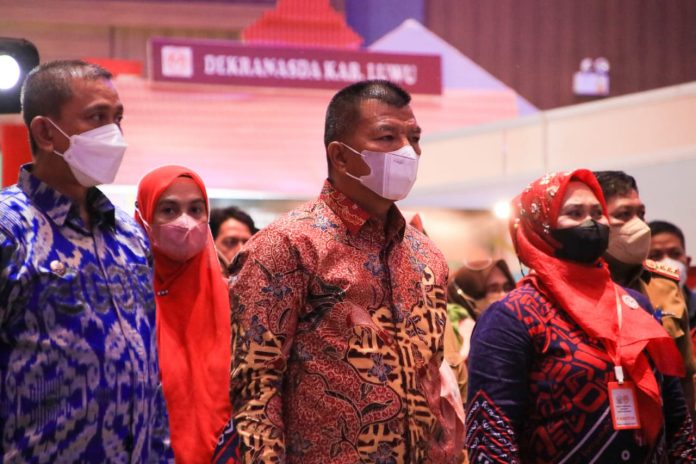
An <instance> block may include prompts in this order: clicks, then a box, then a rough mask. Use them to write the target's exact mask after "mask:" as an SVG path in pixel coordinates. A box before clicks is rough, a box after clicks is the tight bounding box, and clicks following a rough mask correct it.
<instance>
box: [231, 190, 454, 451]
mask: <svg viewBox="0 0 696 464" xmlns="http://www.w3.org/2000/svg"><path fill="white" fill-rule="evenodd" d="M231 271H232V277H231V280H230V282H231V284H230V295H231V303H232V333H233V337H234V341H233V362H232V364H233V365H232V374H231V399H232V402H233V407H234V417H235V421H236V425H237V428H238V432H239V435H240V436H241V438H242V442H243V451H244V454H245V459H246V462H254V463H258V462H264V463H266V462H288V463H303V464H311V463H322V464H323V463H327V462H331V463H339V464H340V463H346V464H348V463H350V464H353V463H355V462H359V461H363V462H374V463H384V464H388V463H389V464H391V463H393V464H396V463H409V462H411V463H416V462H418V463H420V462H444V460H443V459H444V458H443V457H442V456H441V455H439V454H438V452H439V446H440V445H441V444H440V443H439V442H438V440H439V439H441V437H442V435H443V433H442V429H441V425H440V421H439V420H438V419H437V417H441V416H438V414H437V412H434V411H436V410H437V407H435V406H432V404H433V403H432V401H429V399H431V398H432V392H433V391H437V392H438V393H439V383H437V381H436V380H433V379H434V376H433V375H432V373H433V366H435V371H436V370H437V366H439V365H440V363H441V362H442V356H443V337H442V334H443V331H444V327H445V318H446V317H447V311H446V301H445V285H446V276H447V265H446V263H445V260H444V258H443V256H442V254H441V253H440V251H439V250H438V249H437V248H436V247H435V246H434V245H433V244H432V242H431V241H430V240H429V239H428V238H427V237H426V236H424V235H423V234H421V233H420V232H418V231H416V230H415V229H413V228H412V227H410V226H407V225H406V224H405V222H404V219H403V217H402V216H401V214H400V213H399V211H398V209H397V208H396V207H393V208H392V209H391V210H390V212H389V214H388V219H387V223H386V224H384V223H381V222H379V221H376V220H375V219H371V218H370V217H369V215H368V214H367V213H366V212H365V211H363V210H362V209H361V208H360V207H359V206H358V205H357V204H355V203H354V202H353V201H351V200H350V199H349V198H347V197H346V196H345V195H343V194H342V193H341V192H339V191H337V190H336V189H335V188H334V187H333V186H332V185H331V183H330V182H329V181H327V182H326V183H325V184H324V188H323V190H322V192H321V195H320V197H319V198H318V199H317V200H316V201H314V202H310V203H308V204H306V205H304V206H303V207H301V208H299V209H297V210H294V211H292V212H290V213H289V214H287V215H286V216H284V217H282V218H281V219H279V220H278V221H276V222H274V223H273V224H271V225H270V226H268V227H267V228H266V229H264V230H262V231H261V232H260V233H258V234H257V235H256V236H254V238H253V239H252V240H251V241H250V242H249V243H248V244H247V246H246V248H245V249H244V251H243V252H241V253H240V255H239V256H238V257H237V259H236V260H235V262H234V263H233V265H232V267H231ZM428 392H429V393H428Z"/></svg>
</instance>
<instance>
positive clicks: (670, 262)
mask: <svg viewBox="0 0 696 464" xmlns="http://www.w3.org/2000/svg"><path fill="white" fill-rule="evenodd" d="M658 263H660V264H664V265H666V266H669V267H673V268H675V269H677V270H679V285H681V286H682V287H683V286H684V285H686V277H687V275H686V273H687V269H686V264H684V263H682V262H681V261H677V260H676V259H672V258H670V257H668V256H665V257H664V258H662V259H661V260H659V261H658Z"/></svg>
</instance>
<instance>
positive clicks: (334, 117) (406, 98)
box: [324, 80, 411, 147]
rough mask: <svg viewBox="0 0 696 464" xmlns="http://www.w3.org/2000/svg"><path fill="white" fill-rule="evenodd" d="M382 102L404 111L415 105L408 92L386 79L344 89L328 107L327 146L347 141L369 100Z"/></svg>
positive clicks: (325, 124) (360, 83)
mask: <svg viewBox="0 0 696 464" xmlns="http://www.w3.org/2000/svg"><path fill="white" fill-rule="evenodd" d="M370 99H374V100H379V101H381V102H382V103H386V104H387V105H389V106H394V107H396V108H403V107H404V106H406V105H408V104H409V103H410V102H411V95H410V94H409V93H408V92H406V91H405V90H404V89H402V88H401V87H399V86H398V85H396V84H394V83H393V82H389V81H385V80H371V81H360V82H356V83H355V84H351V85H349V86H348V87H344V88H343V89H341V90H339V91H338V93H337V94H336V95H334V96H333V98H332V99H331V102H330V103H329V106H328V107H327V108H326V120H325V123H324V146H325V147H327V146H328V145H329V143H331V142H333V141H335V140H337V141H341V140H343V139H344V137H345V135H346V132H347V131H348V130H350V129H351V128H352V127H354V126H355V123H356V122H357V121H358V118H359V117H360V104H361V103H362V102H363V101H365V100H370Z"/></svg>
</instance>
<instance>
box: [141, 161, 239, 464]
mask: <svg viewBox="0 0 696 464" xmlns="http://www.w3.org/2000/svg"><path fill="white" fill-rule="evenodd" d="M209 213H210V208H209V205H208V196H207V193H206V189H205V185H204V184H203V181H202V180H201V178H200V177H199V176H198V175H197V174H196V173H194V172H193V171H191V170H190V169H186V168H184V167H180V166H165V167H161V168H158V169H155V170H154V171H152V172H150V173H149V174H147V175H146V176H145V177H143V179H142V180H141V181H140V185H139V186H138V202H137V211H136V215H135V217H136V220H137V221H138V222H140V224H141V225H142V226H143V227H144V228H145V230H146V232H147V234H148V236H149V238H150V241H151V245H152V252H153V255H154V261H155V282H154V287H155V294H156V299H157V348H158V350H159V361H160V370H161V373H162V386H163V389H164V397H165V399H166V402H167V410H168V412H169V424H170V429H171V440H172V448H173V449H174V456H175V459H176V462H177V463H186V464H188V463H209V462H210V461H211V458H212V456H213V451H214V450H215V446H216V444H217V440H218V438H219V437H220V436H221V435H222V433H223V429H224V428H225V425H226V424H227V422H228V420H229V419H230V417H231V406H230V400H229V393H228V392H229V369H230V363H231V355H230V330H231V329H230V306H229V298H228V294H227V286H226V284H225V281H224V280H223V277H222V274H221V272H220V266H219V264H218V261H217V254H216V252H215V248H214V245H213V239H212V235H211V233H210V229H209V227H208V216H209Z"/></svg>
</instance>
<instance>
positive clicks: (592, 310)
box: [510, 169, 684, 443]
mask: <svg viewBox="0 0 696 464" xmlns="http://www.w3.org/2000/svg"><path fill="white" fill-rule="evenodd" d="M571 181H578V182H582V183H584V184H585V185H587V186H588V187H589V188H590V190H592V192H593V193H594V195H595V197H597V199H598V200H599V202H600V204H601V206H602V210H603V211H604V212H605V214H606V211H607V208H606V204H605V201H604V196H603V195H602V190H601V188H600V186H599V184H598V183H597V180H596V179H595V177H594V175H593V174H592V172H590V171H588V170H586V169H579V170H576V171H572V172H564V173H554V174H546V175H545V176H543V177H542V178H540V179H538V180H536V181H534V182H532V183H531V184H530V185H529V186H528V187H527V188H526V189H524V191H523V192H522V193H521V194H520V195H519V196H518V197H517V198H516V199H515V200H513V204H512V207H513V211H514V213H513V215H512V216H511V221H510V234H511V236H512V240H513V243H514V245H515V251H516V252H517V255H518V256H519V258H520V260H521V261H522V262H523V263H524V264H525V265H526V266H527V267H529V268H530V269H531V270H532V271H533V272H532V273H531V274H530V275H529V276H527V277H525V278H524V279H522V280H521V281H520V283H519V284H520V285H521V284H523V283H528V284H531V285H532V286H534V287H535V288H536V289H537V290H538V291H539V292H540V293H542V294H543V295H545V296H546V297H547V298H549V299H550V300H551V301H552V302H555V303H556V304H557V305H558V306H559V307H560V308H561V309H563V310H564V311H565V312H566V313H567V314H568V315H569V316H570V317H571V318H572V319H573V320H574V321H575V322H576V323H577V324H578V325H579V326H580V327H581V328H582V330H583V331H584V332H585V333H586V334H587V335H589V336H590V337H593V338H597V339H600V340H602V341H603V343H604V345H605V346H606V348H607V352H608V354H609V356H610V357H611V358H612V359H616V353H617V347H618V348H619V350H618V351H619V353H620V363H621V366H622V368H623V370H624V372H625V373H626V377H627V380H632V381H633V382H634V383H635V384H636V387H637V397H638V409H639V415H640V419H641V425H642V430H643V432H644V435H645V438H646V439H647V440H648V442H650V443H654V442H655V441H656V439H657V436H658V433H659V431H660V428H661V427H662V423H663V414H662V399H661V397H660V390H659V387H658V385H657V380H656V379H655V375H654V373H653V371H652V368H651V366H650V363H649V361H648V357H647V356H646V355H645V351H647V352H648V353H649V354H650V358H651V360H652V361H653V362H654V364H655V365H656V367H657V369H658V370H659V371H660V372H662V373H663V374H667V375H676V376H683V375H684V366H683V364H682V363H681V357H680V355H679V352H678V351H677V348H676V346H675V344H674V341H673V340H672V339H671V338H670V336H669V335H668V334H667V332H666V331H665V330H664V329H663V328H662V327H661V326H660V325H659V324H658V323H657V321H655V320H654V319H653V318H652V316H650V314H648V313H647V312H646V311H643V310H635V309H632V308H630V307H628V306H627V305H626V303H625V301H628V302H630V301H631V300H632V299H631V298H630V295H629V296H628V297H627V298H624V297H625V296H626V295H628V294H627V292H626V291H625V290H624V289H623V288H622V287H620V286H618V285H616V284H614V282H612V280H611V275H610V273H609V269H608V267H607V265H606V263H605V262H604V261H603V260H602V259H601V258H600V259H599V260H598V261H597V263H595V264H592V265H585V264H580V263H575V262H572V261H566V260H562V259H560V258H557V257H555V256H554V252H555V250H556V249H558V248H559V246H560V244H559V243H558V242H557V241H556V240H554V239H553V237H552V236H551V231H552V230H555V229H556V225H557V221H558V216H559V212H560V210H561V207H562V206H563V197H564V195H565V192H566V190H567V188H568V184H569V183H570V182H571ZM617 292H618V295H617ZM624 300H625V301H624ZM617 301H619V302H620V304H621V305H622V306H623V308H622V319H623V321H622V330H621V333H619V330H618V318H617Z"/></svg>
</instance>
